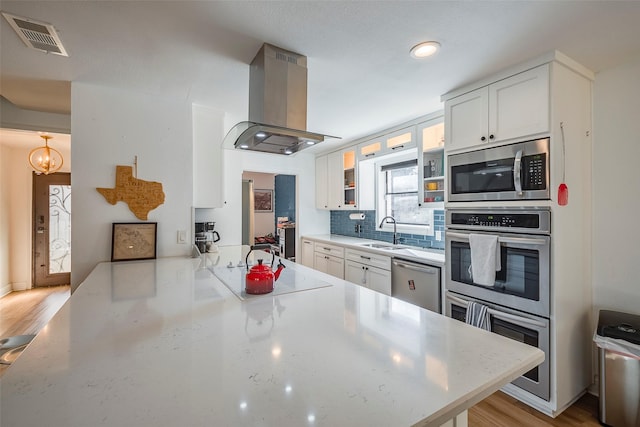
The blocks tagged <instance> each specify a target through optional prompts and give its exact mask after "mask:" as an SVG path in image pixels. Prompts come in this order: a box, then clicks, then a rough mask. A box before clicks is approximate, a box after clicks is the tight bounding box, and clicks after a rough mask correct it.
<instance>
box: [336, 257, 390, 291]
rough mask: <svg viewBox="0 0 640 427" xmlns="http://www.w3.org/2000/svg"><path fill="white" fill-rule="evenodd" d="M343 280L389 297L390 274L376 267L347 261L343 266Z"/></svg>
mask: <svg viewBox="0 0 640 427" xmlns="http://www.w3.org/2000/svg"><path fill="white" fill-rule="evenodd" d="M344 275H345V280H347V281H349V282H351V283H355V284H356V285H360V286H364V287H367V288H369V289H373V290H374V291H378V292H380V293H382V294H385V295H391V272H390V271H389V270H383V269H382V268H378V267H370V266H368V265H366V264H361V263H359V262H354V261H350V260H347V261H345V264H344Z"/></svg>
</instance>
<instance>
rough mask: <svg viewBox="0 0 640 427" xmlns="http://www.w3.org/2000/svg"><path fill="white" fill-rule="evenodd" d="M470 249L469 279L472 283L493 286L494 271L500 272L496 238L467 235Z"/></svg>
mask: <svg viewBox="0 0 640 427" xmlns="http://www.w3.org/2000/svg"><path fill="white" fill-rule="evenodd" d="M469 247H470V248H471V273H472V274H471V278H472V280H473V283H475V284H476V285H482V286H493V285H494V282H495V279H496V271H500V269H501V268H502V266H501V265H500V244H499V243H498V236H492V235H490V234H469Z"/></svg>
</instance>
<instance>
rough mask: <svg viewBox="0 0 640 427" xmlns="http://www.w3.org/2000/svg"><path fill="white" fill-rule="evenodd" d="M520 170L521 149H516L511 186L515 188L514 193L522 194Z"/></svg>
mask: <svg viewBox="0 0 640 427" xmlns="http://www.w3.org/2000/svg"><path fill="white" fill-rule="evenodd" d="M521 170H522V150H518V152H517V153H516V158H515V160H514V161H513V186H514V187H515V188H516V194H517V195H518V196H522V181H521V180H520V171H521Z"/></svg>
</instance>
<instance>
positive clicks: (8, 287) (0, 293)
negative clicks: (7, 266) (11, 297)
mask: <svg viewBox="0 0 640 427" xmlns="http://www.w3.org/2000/svg"><path fill="white" fill-rule="evenodd" d="M12 290H13V289H11V285H4V286H2V287H0V297H3V296H5V295H7V294H8V293H10V292H11V291H12Z"/></svg>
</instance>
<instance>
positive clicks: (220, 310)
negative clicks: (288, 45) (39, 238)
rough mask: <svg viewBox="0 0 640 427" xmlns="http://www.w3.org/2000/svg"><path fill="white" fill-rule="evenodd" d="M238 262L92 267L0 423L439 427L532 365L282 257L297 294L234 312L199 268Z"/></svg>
mask: <svg viewBox="0 0 640 427" xmlns="http://www.w3.org/2000/svg"><path fill="white" fill-rule="evenodd" d="M244 254H246V249H243V248H241V247H221V248H220V252H219V253H217V254H207V255H205V256H203V257H202V258H197V259H189V258H162V259H157V260H152V261H132V262H120V263H108V262H105V263H101V264H98V265H97V266H96V268H95V269H94V270H93V272H92V273H91V274H90V275H89V277H88V278H87V279H86V280H85V281H84V283H83V284H82V285H81V286H80V287H79V288H78V289H77V290H76V292H74V293H73V295H72V296H71V298H70V299H69V300H68V301H67V303H66V304H65V305H64V306H63V307H62V308H61V309H60V311H59V312H58V313H57V314H56V315H55V316H54V317H53V319H52V320H51V322H50V323H49V324H48V325H47V326H46V327H45V328H44V329H43V330H42V331H41V332H40V333H39V334H38V336H37V337H36V338H35V339H34V341H33V342H32V343H31V344H30V345H29V346H28V347H27V349H26V350H25V351H24V353H23V354H22V355H21V356H20V357H19V358H18V359H17V360H16V362H15V363H14V364H13V365H12V366H11V367H10V368H9V369H8V370H7V371H6V372H5V375H4V376H3V377H2V378H0V390H1V408H0V425H2V427H30V426H34V427H35V426H38V427H39V426H43V425H46V426H49V427H87V426H91V427H97V426H118V427H120V426H137V427H146V426H149V427H151V426H153V427H157V426H190V427H193V426H212V425H215V426H374V425H375V426H408V425H414V424H417V425H440V424H442V423H444V422H445V421H446V420H448V419H450V418H452V417H454V416H455V415H456V414H458V413H460V412H461V411H464V410H465V409H466V408H468V407H470V406H472V405H473V404H475V403H476V402H478V401H479V400H481V399H483V398H484V397H486V396H488V395H489V394H491V393H493V392H494V391H496V390H497V389H499V388H500V387H501V386H502V385H504V384H506V383H508V382H509V381H511V380H513V379H515V378H517V377H518V376H520V375H521V374H522V373H524V372H526V371H528V370H529V369H531V368H532V367H534V366H536V365H537V364H539V363H540V362H541V361H542V360H543V358H544V354H543V352H541V351H540V350H538V349H536V348H534V347H531V346H527V345H524V344H521V343H518V342H516V341H513V340H509V339H507V338H504V337H502V336H499V335H497V334H492V333H489V332H486V331H483V330H480V329H477V328H473V327H471V326H468V325H465V324H463V323H461V322H458V321H456V320H453V319H450V318H446V317H444V316H441V315H439V314H436V313H433V312H431V311H428V310H424V309H421V308H419V307H416V306H414V305H411V304H407V303H404V302H402V301H399V300H396V299H394V298H390V297H387V296H385V295H382V294H380V293H377V292H375V291H372V290H370V289H367V288H364V287H360V286H357V285H353V284H350V283H348V282H345V281H343V280H339V279H336V278H333V277H332V276H328V275H324V274H322V273H319V272H317V271H315V270H312V269H309V268H307V267H304V266H302V265H299V264H295V263H292V262H289V261H284V262H285V264H286V265H287V268H286V269H285V270H284V271H283V272H282V274H281V277H280V279H279V280H284V282H286V281H287V280H292V279H291V277H295V278H294V279H293V282H300V281H302V282H304V281H305V280H306V283H308V284H310V286H311V287H309V288H304V287H300V288H297V289H288V288H287V286H288V285H286V286H285V285H283V286H282V292H283V293H280V294H278V293H277V292H275V293H274V294H268V295H264V296H258V297H252V298H248V299H245V300H241V299H240V298H238V297H237V296H236V295H235V294H234V293H233V292H232V291H231V290H230V289H229V288H227V287H226V286H225V285H224V284H223V283H222V282H221V281H220V280H218V279H217V278H216V277H215V276H214V274H213V271H216V268H219V267H223V266H225V265H227V264H228V262H229V261H231V262H232V263H237V262H238V261H239V260H240V259H244V257H243V255H244ZM265 255H266V254H265ZM234 268H238V267H234ZM287 277H288V279H287ZM284 282H283V283H284ZM316 285H318V286H319V287H313V286H316ZM320 285H322V286H320ZM277 288H278V282H276V289H277Z"/></svg>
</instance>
